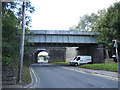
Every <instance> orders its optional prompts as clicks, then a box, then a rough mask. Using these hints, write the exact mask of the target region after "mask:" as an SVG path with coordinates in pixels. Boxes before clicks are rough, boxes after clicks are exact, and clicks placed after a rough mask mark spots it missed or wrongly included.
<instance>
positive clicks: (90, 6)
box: [30, 0, 116, 30]
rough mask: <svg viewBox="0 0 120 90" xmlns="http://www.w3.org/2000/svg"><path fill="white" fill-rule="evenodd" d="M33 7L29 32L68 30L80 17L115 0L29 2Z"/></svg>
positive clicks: (46, 0)
mask: <svg viewBox="0 0 120 90" xmlns="http://www.w3.org/2000/svg"><path fill="white" fill-rule="evenodd" d="M30 1H31V3H32V5H33V6H34V7H35V12H34V14H30V16H31V18H32V22H31V26H32V27H31V28H30V30H69V28H70V27H72V26H75V25H77V24H78V22H79V20H80V17H81V16H83V15H85V14H88V15H90V14H91V13H93V12H94V13H96V12H97V11H98V10H102V9H104V8H107V7H109V6H110V5H112V4H113V3H114V2H115V1H116V0H30Z"/></svg>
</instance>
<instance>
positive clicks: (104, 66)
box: [52, 62, 117, 72]
mask: <svg viewBox="0 0 120 90" xmlns="http://www.w3.org/2000/svg"><path fill="white" fill-rule="evenodd" d="M52 63H54V64H63V65H65V64H69V62H52ZM77 67H80V68H86V69H95V70H105V71H114V72H117V64H116V63H96V64H84V65H80V66H77Z"/></svg>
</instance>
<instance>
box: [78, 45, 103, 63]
mask: <svg viewBox="0 0 120 90" xmlns="http://www.w3.org/2000/svg"><path fill="white" fill-rule="evenodd" d="M77 55H90V56H92V62H93V63H103V62H104V55H103V48H101V47H99V46H98V45H82V46H80V47H79V48H77Z"/></svg>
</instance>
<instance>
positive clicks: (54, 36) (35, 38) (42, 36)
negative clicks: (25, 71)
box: [27, 30, 104, 63]
mask: <svg viewBox="0 0 120 90" xmlns="http://www.w3.org/2000/svg"><path fill="white" fill-rule="evenodd" d="M96 34H98V33H97V32H90V31H87V32H86V31H65V30H30V31H29V32H28V36H27V38H28V41H29V42H32V43H34V45H32V46H29V47H30V49H32V54H31V55H28V56H32V57H30V59H33V60H34V61H35V62H36V61H37V54H38V53H39V52H41V51H43V50H44V51H47V52H48V53H49V56H50V59H49V60H50V61H51V62H52V61H58V62H61V61H69V60H70V59H71V58H73V57H74V56H75V55H91V56H92V57H93V63H97V62H104V61H103V48H101V47H99V46H98V44H97V38H96V37H95V35H96ZM74 47H75V48H74Z"/></svg>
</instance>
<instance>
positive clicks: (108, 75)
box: [3, 64, 120, 88]
mask: <svg viewBox="0 0 120 90" xmlns="http://www.w3.org/2000/svg"><path fill="white" fill-rule="evenodd" d="M45 65H46V66H47V67H48V66H50V67H51V65H52V66H56V65H55V64H42V65H39V66H43V67H45ZM33 66H34V68H33ZM39 66H38V64H33V65H32V66H31V67H30V73H31V77H32V82H31V84H29V85H27V86H25V87H23V86H20V85H9V86H3V88H35V87H40V85H39V84H38V83H40V80H41V78H43V77H44V75H43V76H42V75H40V76H39V73H37V72H38V71H36V70H39V69H38V67H39ZM57 66H58V67H60V68H62V69H64V70H69V71H73V72H80V73H83V74H90V75H93V76H99V77H101V78H104V79H109V80H113V81H117V82H118V78H120V77H119V75H118V73H117V72H110V71H103V70H91V69H84V68H78V67H74V66H68V65H57ZM35 67H37V68H36V69H35ZM47 69H49V68H47ZM52 69H53V70H54V68H51V69H49V70H52ZM41 70H42V69H41ZM45 70H46V69H45ZM56 70H57V69H55V71H56ZM58 71H62V70H61V69H58ZM41 72H42V73H43V72H44V70H42V71H40V73H41ZM47 72H49V71H47ZM56 73H57V72H56ZM56 73H55V74H56ZM68 73H69V72H68ZM41 76H42V77H41ZM48 77H49V76H48ZM50 78H51V77H50ZM53 79H54V78H53ZM48 80H49V78H48ZM54 81H55V80H54ZM43 82H44V80H43ZM56 83H57V82H56ZM41 85H42V84H41ZM42 87H43V88H44V87H45V86H44V85H42ZM42 87H41V88H42ZM48 87H50V86H49V84H48ZM56 87H57V86H56ZM63 87H64V86H63ZM89 87H90V86H89ZM89 87H88V88H89Z"/></svg>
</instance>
